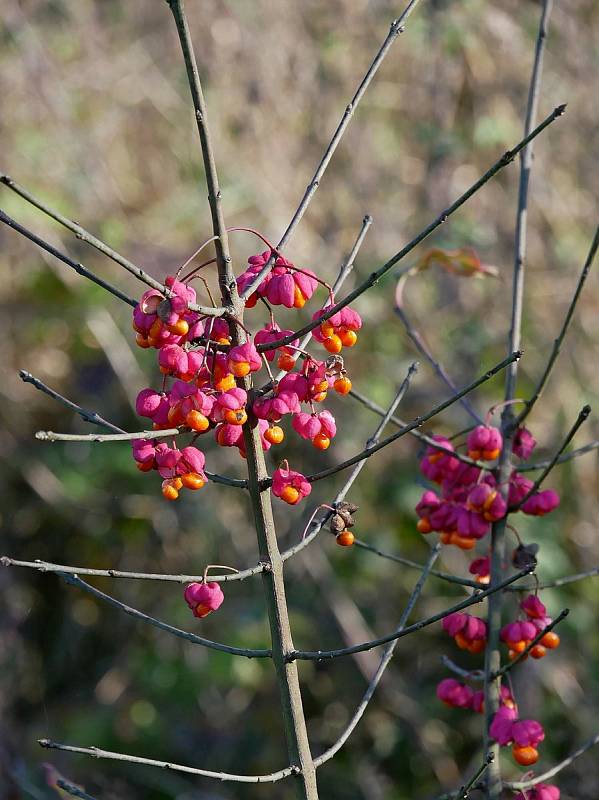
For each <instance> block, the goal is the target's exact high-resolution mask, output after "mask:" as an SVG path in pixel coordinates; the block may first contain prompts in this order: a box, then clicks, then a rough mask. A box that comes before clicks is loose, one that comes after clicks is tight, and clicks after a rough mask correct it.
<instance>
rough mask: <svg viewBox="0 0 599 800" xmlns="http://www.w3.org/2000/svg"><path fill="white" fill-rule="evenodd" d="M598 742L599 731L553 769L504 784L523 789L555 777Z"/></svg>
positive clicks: (511, 787) (507, 787)
mask: <svg viewBox="0 0 599 800" xmlns="http://www.w3.org/2000/svg"><path fill="white" fill-rule="evenodd" d="M596 744H599V733H597V734H595V736H593V737H592V738H591V739H589V740H588V741H586V742H584V744H581V745H580V747H578V748H577V749H576V750H574V752H573V753H570V755H569V756H567V758H564V760H563V761H560V762H559V763H558V764H556V765H555V766H554V767H551V769H548V770H547V771H546V772H543V774H542V775H535V776H534V778H530V779H529V780H526V781H506V782H505V783H504V784H503V785H504V787H505V788H506V789H514V790H520V791H522V790H523V789H530V788H532V787H533V786H536V785H537V784H538V783H544V782H545V781H547V780H549V779H550V778H554V777H555V776H556V775H557V774H558V773H559V772H561V771H562V770H563V769H566V767H569V766H570V764H572V762H573V761H576V759H577V758H580V756H582V755H583V754H584V753H586V752H587V750H590V749H591V747H594V746H595V745H596Z"/></svg>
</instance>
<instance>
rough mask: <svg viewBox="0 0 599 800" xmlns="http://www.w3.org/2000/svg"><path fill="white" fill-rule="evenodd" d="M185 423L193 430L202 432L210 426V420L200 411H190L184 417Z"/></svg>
mask: <svg viewBox="0 0 599 800" xmlns="http://www.w3.org/2000/svg"><path fill="white" fill-rule="evenodd" d="M185 424H186V425H189V427H190V428H191V429H192V430H193V431H198V433H203V432H204V431H206V430H208V428H209V427H210V420H209V419H208V417H205V416H204V415H203V414H202V412H201V411H190V412H189V414H188V415H187V416H186V417H185Z"/></svg>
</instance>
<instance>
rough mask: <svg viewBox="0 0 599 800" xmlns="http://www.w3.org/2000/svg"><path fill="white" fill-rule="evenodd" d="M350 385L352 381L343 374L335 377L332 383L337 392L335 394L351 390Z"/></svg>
mask: <svg viewBox="0 0 599 800" xmlns="http://www.w3.org/2000/svg"><path fill="white" fill-rule="evenodd" d="M351 387H352V383H351V381H350V379H349V378H346V377H345V375H342V376H341V377H340V378H337V380H336V381H335V383H334V384H333V389H334V390H335V391H336V392H337V394H349V393H350V392H351Z"/></svg>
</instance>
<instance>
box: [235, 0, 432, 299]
mask: <svg viewBox="0 0 599 800" xmlns="http://www.w3.org/2000/svg"><path fill="white" fill-rule="evenodd" d="M418 2H419V0H410V2H409V3H408V5H407V6H406V8H405V10H404V12H403V14H402V15H401V16H400V17H399V18H398V19H396V20H394V21H393V22H392V23H391V28H390V29H389V34H388V35H387V38H386V39H385V41H384V42H383V44H382V46H381V48H380V50H379V51H378V53H377V54H376V56H375V58H374V61H373V62H372V64H371V65H370V67H369V68H368V71H367V72H366V75H365V76H364V77H363V78H362V81H361V83H360V85H359V86H358V89H357V91H356V93H355V94H354V96H353V97H352V99H351V101H350V102H349V103H348V105H347V106H346V108H345V112H344V114H343V116H342V117H341V120H340V122H339V125H338V126H337V128H336V130H335V133H334V134H333V138H332V139H331V141H330V142H329V144H328V146H327V149H326V150H325V153H324V155H323V157H322V159H321V161H320V163H319V165H318V167H317V168H316V172H315V173H314V175H313V176H312V180H311V181H310V183H309V184H308V186H307V188H306V191H305V193H304V196H303V197H302V200H301V202H300V204H299V206H298V208H297V210H296V212H295V214H294V215H293V218H292V219H291V222H290V223H289V225H288V226H287V230H286V231H285V233H284V234H283V236H282V237H281V240H280V242H279V244H278V245H277V250H282V249H283V248H284V247H285V245H286V244H287V243H288V242H289V240H290V239H291V237H292V235H293V233H294V231H295V229H296V228H297V226H298V225H299V223H300V220H301V219H302V217H303V216H304V214H305V213H306V209H307V208H308V206H309V205H310V202H311V201H312V198H313V197H314V194H315V193H316V190H317V189H318V187H319V186H320V181H321V180H322V177H323V175H324V173H325V171H326V169H327V167H328V166H329V163H330V161H331V159H332V157H333V154H334V153H335V150H336V149H337V146H338V145H339V142H340V141H341V139H342V138H343V134H344V133H345V131H346V129H347V126H348V125H349V123H350V122H351V119H352V117H353V115H354V113H355V111H356V108H357V107H358V104H359V103H360V101H361V100H362V98H363V96H364V94H365V93H366V90H367V89H368V87H369V86H370V84H371V82H372V79H373V78H374V76H375V75H376V73H377V71H378V69H379V67H380V66H381V64H382V63H383V61H384V59H385V56H386V55H387V53H388V52H389V50H390V48H391V45H392V44H393V42H394V41H395V40H396V39H397V37H398V36H399V34H400V33H402V32H403V31H404V28H405V21H406V20H407V18H408V17H409V16H410V14H411V13H412V11H413V10H414V8H415V7H416V5H417V4H418ZM274 262H275V259H274V257H271V258H270V259H269V260H268V262H267V263H266V264H265V265H264V268H263V269H262V270H261V271H260V273H259V274H258V275H257V276H256V279H255V280H254V281H252V283H251V284H250V285H249V286H248V287H247V288H246V289H245V291H244V292H243V293H242V299H243V300H247V299H248V297H249V296H250V295H251V294H252V292H254V291H255V290H256V288H257V287H258V286H259V285H260V284H261V283H262V281H263V280H264V278H265V277H266V276H267V275H268V273H269V271H270V270H271V269H272V267H273V264H274Z"/></svg>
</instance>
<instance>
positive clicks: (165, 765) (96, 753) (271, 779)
mask: <svg viewBox="0 0 599 800" xmlns="http://www.w3.org/2000/svg"><path fill="white" fill-rule="evenodd" d="M38 744H39V745H40V747H43V748H45V749H48V750H66V751H67V752H69V753H82V754H83V755H87V756H93V757H94V758H107V759H110V760H112V761H127V762H128V763H130V764H143V765H146V766H149V767H159V768H160V769H164V770H169V771H172V772H185V773H186V774H187V775H200V776H201V777H203V778H215V779H216V780H218V781H232V782H235V783H275V782H276V781H280V780H281V779H282V778H287V777H289V776H290V775H294V774H297V768H296V767H286V768H285V769H280V770H279V771H278V772H271V773H270V775H232V774H230V773H228V772H213V771H212V770H207V769H197V768H196V767H187V766H185V765H184V764H173V763H171V762H170V761H157V760H156V759H154V758H141V757H140V756H130V755H127V754H126V753H114V752H112V751H111V750H102V749H101V748H100V747H75V746H74V745H70V744H60V742H53V741H52V740H51V739H38Z"/></svg>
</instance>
